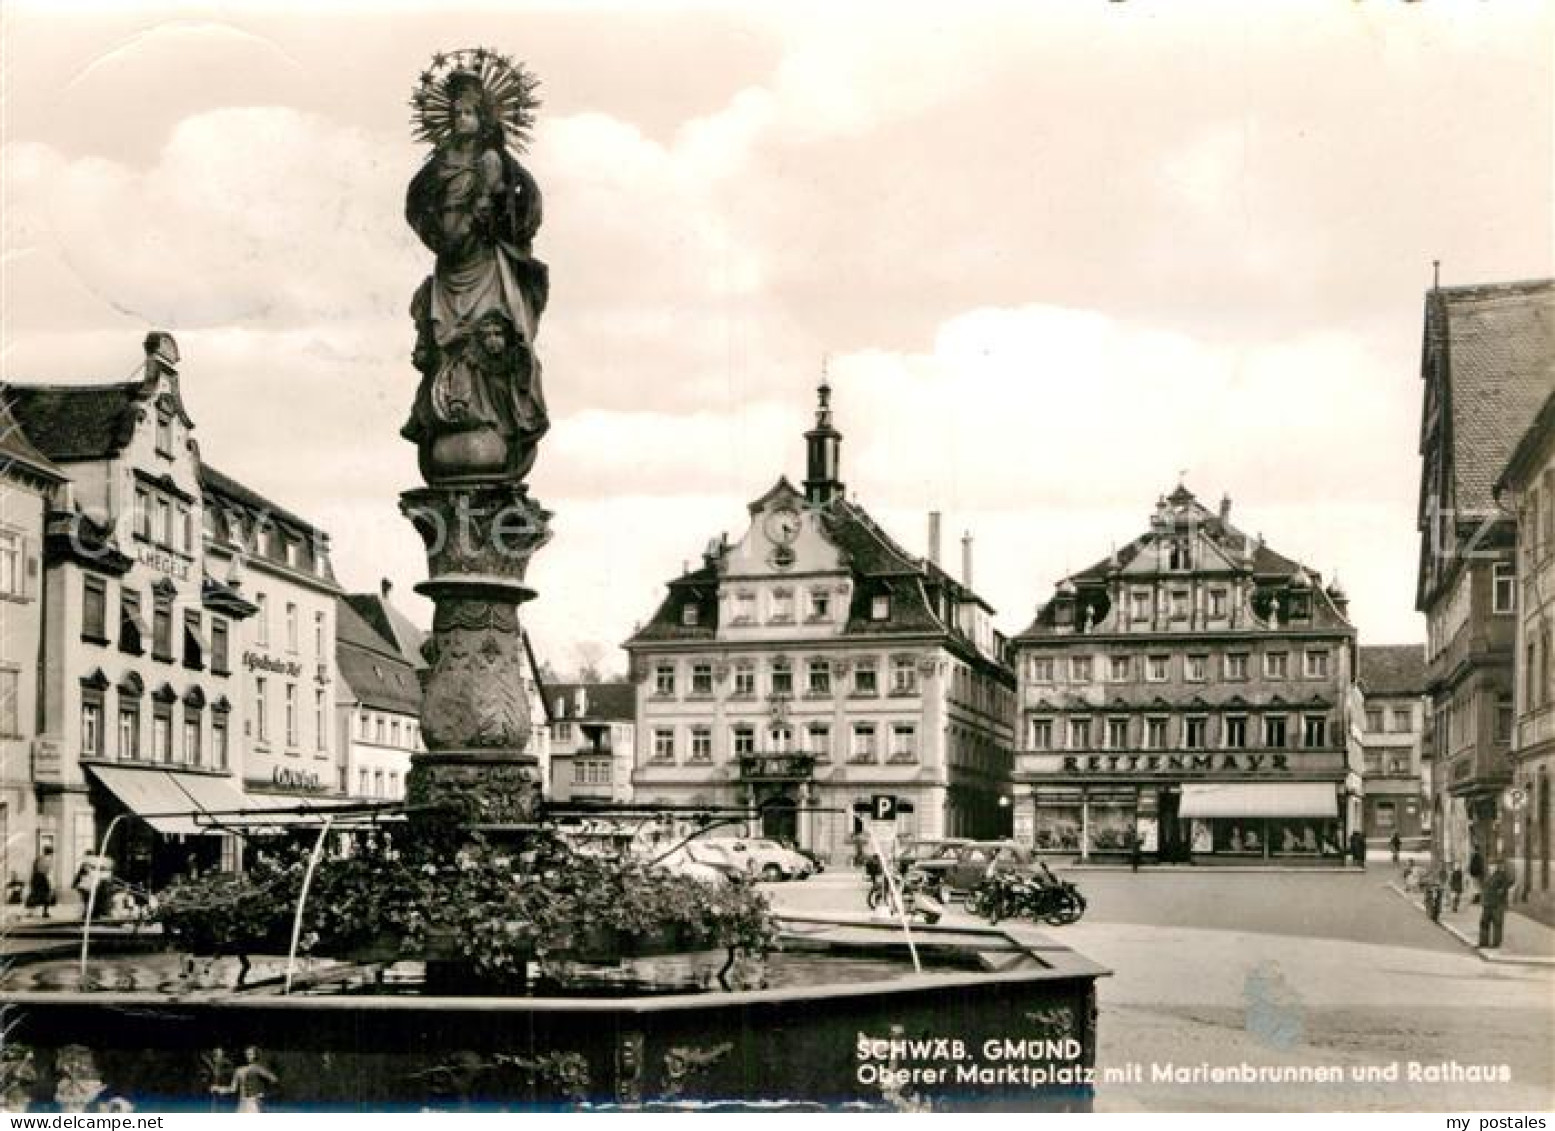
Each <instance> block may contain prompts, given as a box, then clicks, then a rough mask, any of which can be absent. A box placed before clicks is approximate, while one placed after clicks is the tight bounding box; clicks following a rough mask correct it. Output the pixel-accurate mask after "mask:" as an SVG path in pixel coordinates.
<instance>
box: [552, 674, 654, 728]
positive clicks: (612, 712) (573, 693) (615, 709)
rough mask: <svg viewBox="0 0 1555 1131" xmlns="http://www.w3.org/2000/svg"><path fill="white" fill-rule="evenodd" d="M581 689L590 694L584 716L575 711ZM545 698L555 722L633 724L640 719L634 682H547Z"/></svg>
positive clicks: (585, 705) (586, 701) (586, 698)
mask: <svg viewBox="0 0 1555 1131" xmlns="http://www.w3.org/2000/svg"><path fill="white" fill-rule="evenodd" d="M580 690H581V691H584V692H586V693H587V694H586V695H585V703H584V707H585V708H586V710H585V713H584V714H582V715H579V714H577V713H576V708H577V704H578V692H579V691H580ZM545 697H546V703H547V705H548V706H549V707H550V708H551V719H552V721H553V722H577V721H584V722H612V723H630V722H634V721H636V718H637V685H636V684H635V683H620V682H614V683H548V684H546V685H545ZM558 707H559V708H561V709H560V710H557V708H558Z"/></svg>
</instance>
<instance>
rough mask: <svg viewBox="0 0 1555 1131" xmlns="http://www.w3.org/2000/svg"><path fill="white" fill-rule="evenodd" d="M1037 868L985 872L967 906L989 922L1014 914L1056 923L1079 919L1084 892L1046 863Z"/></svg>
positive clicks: (995, 921)
mask: <svg viewBox="0 0 1555 1131" xmlns="http://www.w3.org/2000/svg"><path fill="white" fill-rule="evenodd" d="M1038 868H1039V871H1037V872H1034V873H1030V874H1026V875H1021V874H1016V873H995V874H993V875H991V876H985V877H984V878H983V880H982V882H981V883H979V884H978V885H977V887H976V888H974V889H973V890H972V893H971V895H969V896H968V897H967V910H968V911H970V912H972V914H974V915H979V916H982V917H983V918H986V919H987V920H988V922H989V923H990V924H995V923H998V922H999V920H1001V919H1007V918H1010V917H1011V916H1015V915H1021V916H1025V917H1026V918H1029V919H1030V920H1031V921H1032V922H1034V923H1038V922H1040V923H1047V924H1049V925H1051V926H1055V927H1061V926H1064V925H1065V924H1068V923H1073V922H1076V921H1077V920H1078V919H1079V918H1080V917H1081V916H1082V915H1084V914H1085V909H1086V901H1085V896H1083V895H1081V894H1080V889H1079V888H1077V887H1075V885H1074V884H1072V883H1069V882H1068V881H1066V880H1060V879H1059V878H1058V877H1057V876H1055V875H1053V873H1052V871H1051V870H1050V869H1049V868H1048V866H1047V865H1046V864H1038Z"/></svg>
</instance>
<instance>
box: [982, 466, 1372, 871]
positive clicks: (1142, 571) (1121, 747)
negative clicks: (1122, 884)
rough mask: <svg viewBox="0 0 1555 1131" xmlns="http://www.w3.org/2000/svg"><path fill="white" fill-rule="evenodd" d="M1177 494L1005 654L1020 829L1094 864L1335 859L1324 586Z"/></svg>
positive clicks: (1341, 662) (1349, 671)
mask: <svg viewBox="0 0 1555 1131" xmlns="http://www.w3.org/2000/svg"><path fill="white" fill-rule="evenodd" d="M1230 510H1231V504H1230V500H1229V499H1227V500H1225V501H1223V502H1222V503H1221V505H1220V509H1219V511H1218V512H1214V511H1210V510H1208V509H1207V508H1205V507H1204V506H1202V505H1201V504H1200V503H1199V502H1198V500H1197V499H1195V498H1194V496H1193V495H1192V493H1191V492H1189V491H1188V490H1187V489H1186V488H1185V487H1182V486H1179V487H1178V488H1177V490H1176V491H1174V492H1173V493H1172V494H1171V495H1170V496H1167V497H1163V498H1161V499H1160V500H1159V501H1158V502H1157V504H1156V509H1155V513H1154V514H1153V515H1152V517H1151V520H1150V527H1149V530H1148V531H1147V532H1146V533H1144V534H1142V535H1140V536H1139V537H1138V538H1136V539H1134V541H1132V542H1131V543H1129V544H1128V545H1127V546H1125V547H1123V548H1122V549H1119V550H1116V551H1114V552H1113V553H1112V554H1110V555H1109V556H1108V557H1106V558H1104V559H1102V560H1101V561H1099V562H1098V563H1096V564H1095V565H1094V566H1092V567H1091V568H1089V569H1086V570H1082V571H1081V572H1080V573H1077V574H1074V575H1072V576H1070V577H1067V578H1065V579H1064V580H1062V581H1061V582H1059V584H1058V587H1057V590H1056V592H1055V593H1054V595H1053V596H1052V598H1051V599H1050V600H1048V601H1047V602H1046V603H1045V604H1043V605H1042V606H1041V607H1040V608H1039V609H1038V612H1037V616H1036V619H1035V620H1034V621H1033V623H1032V624H1031V626H1030V627H1029V628H1028V629H1026V631H1025V632H1023V633H1021V634H1020V635H1019V636H1017V637H1016V638H1015V639H1014V641H1013V648H1014V654H1015V659H1016V670H1017V672H1018V674H1019V677H1020V711H1021V733H1020V747H1019V751H1018V754H1017V758H1016V768H1015V781H1016V791H1015V835H1016V837H1017V839H1019V840H1021V841H1024V842H1026V843H1029V844H1032V845H1033V846H1034V847H1035V848H1037V849H1038V850H1040V851H1043V852H1053V853H1062V854H1070V855H1078V856H1079V857H1081V858H1090V857H1093V856H1097V855H1104V854H1108V853H1112V854H1121V853H1127V852H1129V851H1130V850H1131V847H1132V845H1133V843H1134V842H1135V841H1136V840H1137V841H1138V843H1139V845H1140V847H1141V849H1142V851H1143V853H1144V855H1145V857H1146V858H1147V859H1157V860H1161V861H1186V860H1190V859H1191V860H1193V861H1196V862H1204V863H1251V862H1261V861H1263V860H1265V859H1268V858H1280V859H1282V860H1289V861H1300V860H1306V861H1316V860H1322V859H1325V858H1328V859H1332V858H1333V857H1335V856H1337V855H1339V854H1340V853H1341V851H1342V848H1343V845H1344V844H1345V841H1346V837H1347V836H1348V832H1349V830H1350V829H1352V828H1359V826H1360V786H1361V782H1360V775H1359V773H1358V770H1359V767H1358V766H1356V765H1354V764H1353V763H1352V756H1351V754H1350V751H1349V742H1348V731H1349V720H1348V717H1347V716H1348V709H1347V702H1348V692H1349V688H1350V684H1351V681H1352V678H1353V671H1354V652H1355V630H1354V628H1353V627H1352V626H1351V624H1350V621H1349V619H1348V606H1347V602H1346V600H1345V597H1344V594H1343V593H1342V591H1341V590H1340V589H1339V588H1338V586H1337V585H1331V586H1329V587H1327V588H1324V586H1323V584H1322V581H1321V578H1320V577H1319V576H1318V575H1317V574H1316V573H1315V572H1313V571H1312V570H1310V569H1308V568H1306V567H1305V566H1303V565H1301V564H1300V563H1298V562H1295V561H1293V560H1291V559H1289V558H1286V557H1284V556H1282V555H1280V554H1278V553H1276V552H1275V551H1273V550H1272V549H1270V548H1269V547H1268V546H1266V545H1265V544H1264V542H1263V539H1262V537H1259V538H1257V539H1254V538H1252V537H1249V536H1248V535H1246V534H1244V533H1242V532H1241V531H1240V530H1238V529H1236V528H1235V527H1234V526H1232V524H1231V521H1230Z"/></svg>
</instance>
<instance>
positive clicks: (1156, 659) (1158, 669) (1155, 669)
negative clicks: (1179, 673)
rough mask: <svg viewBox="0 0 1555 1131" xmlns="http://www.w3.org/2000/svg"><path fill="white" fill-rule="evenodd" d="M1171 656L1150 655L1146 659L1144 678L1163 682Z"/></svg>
mask: <svg viewBox="0 0 1555 1131" xmlns="http://www.w3.org/2000/svg"><path fill="white" fill-rule="evenodd" d="M1171 666H1172V658H1171V657H1170V656H1151V657H1150V659H1149V660H1148V661H1146V666H1145V678H1146V679H1147V680H1148V681H1149V682H1151V683H1165V682H1166V680H1167V676H1168V674H1169V673H1170V671H1171Z"/></svg>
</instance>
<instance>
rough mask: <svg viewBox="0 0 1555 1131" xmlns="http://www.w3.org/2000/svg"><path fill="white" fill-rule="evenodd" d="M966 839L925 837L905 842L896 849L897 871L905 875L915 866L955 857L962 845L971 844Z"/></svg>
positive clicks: (958, 837)
mask: <svg viewBox="0 0 1555 1131" xmlns="http://www.w3.org/2000/svg"><path fill="white" fill-rule="evenodd" d="M971 843H972V842H971V841H970V840H968V839H967V838H966V837H960V836H956V837H925V838H922V839H915V840H904V841H903V842H902V843H901V844H900V845H898V846H897V849H896V870H897V871H898V872H902V873H905V872H906V871H907V869H908V868H910V867H912V866H913V865H914V864H921V863H923V861H925V860H938V859H942V858H944V857H949V856H954V855H955V854H956V853H957V852H958V851H959V850H960V848H961V846H962V845H965V844H971Z"/></svg>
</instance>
